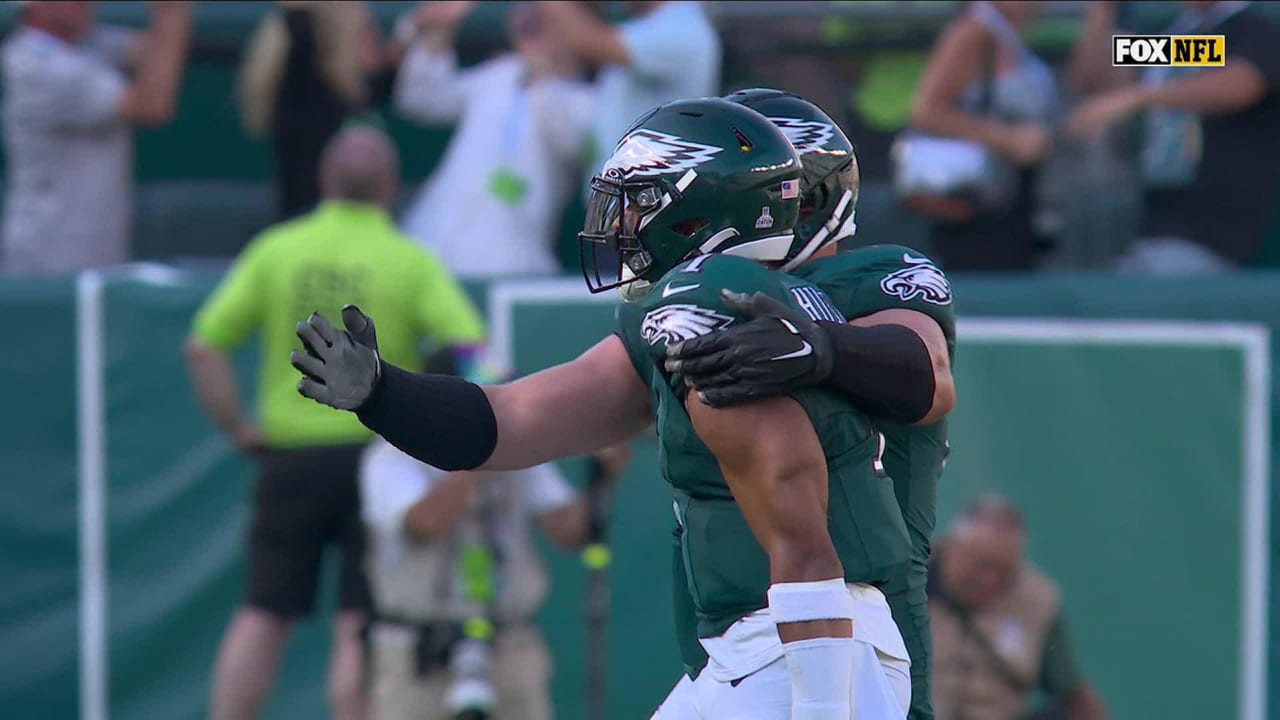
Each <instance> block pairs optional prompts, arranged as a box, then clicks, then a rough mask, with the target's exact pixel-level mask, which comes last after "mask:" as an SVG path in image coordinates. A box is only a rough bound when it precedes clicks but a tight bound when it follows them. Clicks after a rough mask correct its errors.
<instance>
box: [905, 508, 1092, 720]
mask: <svg viewBox="0 0 1280 720" xmlns="http://www.w3.org/2000/svg"><path fill="white" fill-rule="evenodd" d="M1025 544H1026V531H1025V529H1024V527H1023V523H1022V516H1021V515H1020V514H1019V513H1018V511H1017V509H1016V508H1014V507H1013V506H1012V505H1010V504H1009V503H1008V502H1007V501H1005V500H1004V499H1002V498H997V497H991V498H985V499H982V500H979V501H977V502H975V503H973V504H972V505H970V506H969V507H968V508H966V509H965V510H964V512H962V513H961V514H960V516H959V518H957V520H956V522H955V525H954V526H953V528H952V530H951V532H950V533H949V534H948V535H947V536H946V537H944V538H943V539H942V542H941V543H940V546H939V547H938V548H937V549H936V550H935V551H934V554H933V567H932V568H931V569H930V573H929V619H930V622H931V624H932V626H933V704H934V709H935V710H936V712H937V717H938V720H965V719H966V718H983V720H1018V719H1019V718H1025V717H1029V715H1028V710H1029V709H1030V705H1031V701H1032V698H1033V697H1034V695H1035V691H1036V690H1040V691H1042V692H1043V694H1044V696H1046V697H1047V698H1048V699H1049V700H1050V702H1051V703H1052V704H1053V708H1052V710H1051V711H1047V712H1046V714H1045V715H1043V717H1052V718H1062V720H1104V718H1105V717H1106V711H1105V710H1104V709H1103V706H1102V702H1101V701H1100V700H1099V699H1098V697H1097V695H1096V694H1095V693H1094V691H1093V690H1092V689H1091V688H1090V686H1089V684H1088V683H1087V682H1085V679H1084V676H1083V675H1082V674H1081V673H1080V670H1079V667H1078V665H1077V663H1076V658H1075V655H1074V653H1073V652H1072V650H1071V644H1070V638H1069V636H1068V634H1067V630H1066V621H1065V619H1064V617H1063V612H1062V596H1061V592H1060V591H1059V590H1058V586H1057V584H1056V583H1054V582H1053V580H1051V579H1049V578H1048V577H1047V576H1045V575H1044V574H1043V573H1042V572H1040V570H1038V569H1036V568H1035V567H1034V566H1032V565H1031V563H1030V562H1028V561H1027V560H1026V559H1024V557H1023V547H1024V546H1025ZM1035 717H1042V716H1041V715H1036V716H1035Z"/></svg>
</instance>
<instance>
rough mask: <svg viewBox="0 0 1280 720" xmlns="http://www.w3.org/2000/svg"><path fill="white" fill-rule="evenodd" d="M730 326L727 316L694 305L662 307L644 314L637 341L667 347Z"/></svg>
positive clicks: (730, 319)
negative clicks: (641, 339) (664, 344)
mask: <svg viewBox="0 0 1280 720" xmlns="http://www.w3.org/2000/svg"><path fill="white" fill-rule="evenodd" d="M732 322H733V318H732V317H729V316H728V315H721V314H720V313H718V312H716V311H714V310H708V309H706V308H704V307H699V306H697V305H665V306H663V307H660V308H656V309H654V310H650V311H649V312H648V313H646V314H645V316H644V320H642V321H641V322H640V337H642V338H644V340H645V342H647V343H649V344H650V345H657V344H658V343H666V344H668V345H670V344H672V343H677V342H681V341H684V340H692V339H693V338H696V337H699V336H701V335H706V334H708V333H713V332H715V331H716V330H719V329H720V328H723V327H726V326H727V325H729V324H730V323H732Z"/></svg>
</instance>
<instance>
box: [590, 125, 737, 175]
mask: <svg viewBox="0 0 1280 720" xmlns="http://www.w3.org/2000/svg"><path fill="white" fill-rule="evenodd" d="M723 150H724V148H721V147H716V146H714V145H703V144H701V143H696V142H693V141H691V140H685V139H683V138H679V137H676V136H675V135H669V134H667V133H661V132H658V131H657V130H646V129H643V128H641V129H639V130H636V131H634V132H632V133H630V134H629V135H627V136H626V137H624V138H623V139H622V141H621V142H619V143H618V147H617V149H615V150H614V151H613V155H612V156H611V157H610V158H609V160H608V161H607V162H605V164H604V168H603V172H608V171H610V170H617V171H618V172H619V173H621V174H622V175H623V176H624V177H646V176H653V175H666V174H668V173H676V172H681V171H684V170H689V169H692V168H695V167H697V166H698V165H701V164H702V163H704V162H707V161H708V160H710V159H711V158H713V157H715V155H716V153H719V152H722V151H723Z"/></svg>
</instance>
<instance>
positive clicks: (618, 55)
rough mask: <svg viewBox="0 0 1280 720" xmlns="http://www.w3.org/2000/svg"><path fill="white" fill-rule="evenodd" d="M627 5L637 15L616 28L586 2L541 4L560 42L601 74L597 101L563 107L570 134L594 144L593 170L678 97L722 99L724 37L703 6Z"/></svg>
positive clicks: (591, 152) (563, 120)
mask: <svg viewBox="0 0 1280 720" xmlns="http://www.w3.org/2000/svg"><path fill="white" fill-rule="evenodd" d="M623 5H625V6H626V7H627V8H628V10H629V12H630V15H631V16H630V18H629V19H627V20H626V21H624V22H623V23H621V24H620V25H617V26H616V27H615V26H610V25H608V24H606V23H605V22H603V21H601V20H600V19H599V18H597V17H596V16H595V15H593V14H592V13H591V11H590V9H589V8H588V7H587V6H586V4H585V3H577V2H549V3H539V4H538V6H539V10H541V12H542V22H543V23H544V24H545V25H546V27H547V28H548V30H549V31H550V32H551V33H552V36H553V38H554V39H555V42H556V43H558V44H559V45H560V46H561V47H564V48H566V49H568V50H569V51H570V52H571V53H572V54H573V55H574V56H575V57H576V58H578V60H579V61H580V62H582V63H583V64H584V65H586V66H588V67H589V68H592V69H595V70H598V71H599V74H598V75H597V77H596V92H597V98H596V102H595V103H590V104H575V105H574V106H572V107H567V108H564V109H563V110H562V112H561V113H560V117H559V119H558V121H559V122H560V123H561V124H562V125H563V128H562V131H563V132H566V133H576V134H578V135H580V136H581V137H583V138H584V139H585V140H588V142H589V144H588V152H589V154H588V156H587V158H586V159H585V161H586V166H587V167H591V168H594V167H596V165H597V161H598V160H601V159H603V158H604V157H607V156H608V155H609V154H610V153H611V152H612V151H613V147H614V145H616V144H617V142H618V140H619V139H620V138H621V137H622V134H623V133H624V132H626V130H627V128H629V127H631V124H632V123H633V122H635V121H636V120H638V119H640V116H641V115H643V114H644V113H646V112H648V111H649V110H651V109H652V108H654V107H657V106H658V105H661V104H663V103H666V102H670V101H672V100H677V99H679V98H686V97H705V96H709V95H718V94H719V89H720V37H719V36H718V35H717V34H716V30H715V28H714V27H713V26H712V25H711V22H710V21H709V20H708V19H707V16H706V14H705V12H704V11H703V9H702V5H701V3H696V2H627V3H623ZM581 109H587V110H593V111H592V112H588V113H584V112H581Z"/></svg>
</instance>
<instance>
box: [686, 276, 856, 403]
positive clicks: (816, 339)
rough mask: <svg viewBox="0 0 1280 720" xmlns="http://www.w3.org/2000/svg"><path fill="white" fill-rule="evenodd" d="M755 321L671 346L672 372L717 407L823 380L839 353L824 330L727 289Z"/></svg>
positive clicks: (728, 301) (737, 308)
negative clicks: (682, 377)
mask: <svg viewBox="0 0 1280 720" xmlns="http://www.w3.org/2000/svg"><path fill="white" fill-rule="evenodd" d="M720 296H721V297H722V298H724V303H725V306H726V307H727V308H728V309H729V310H731V311H733V312H734V313H737V314H739V315H742V316H744V317H747V318H750V320H749V321H748V322H746V323H743V324H741V325H735V326H731V327H729V328H726V329H724V330H720V331H718V332H713V333H710V334H707V335H703V336H701V337H696V338H693V339H692V340H685V341H683V342H679V343H675V344H674V345H669V346H668V347H667V360H666V363H665V365H664V367H666V369H667V371H668V372H671V373H677V374H681V375H683V376H684V378H685V381H686V382H687V383H688V384H690V385H692V386H693V387H694V388H696V389H697V390H698V396H699V397H700V398H702V401H703V402H705V403H706V404H708V405H711V406H712V407H724V406H727V405H736V404H738V403H742V402H746V401H748V400H753V399H757V398H763V397H770V396H773V395H783V394H786V393H789V392H791V391H793V390H796V389H798V388H801V387H805V386H808V385H816V384H818V383H821V382H823V381H824V380H826V379H827V377H829V376H830V375H831V367H832V363H833V362H834V358H835V354H834V352H833V350H832V345H831V340H830V338H828V337H827V333H826V331H825V330H824V329H823V328H822V326H820V325H818V324H817V323H815V322H813V321H812V320H810V319H809V318H807V317H805V315H804V313H802V312H800V311H798V310H793V309H791V308H789V307H787V306H786V305H784V304H783V303H781V302H779V301H777V300H774V299H773V298H772V297H769V296H768V295H765V294H764V293H760V292H757V293H754V294H752V295H747V294H745V293H736V292H731V291H729V290H721V291H720Z"/></svg>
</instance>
